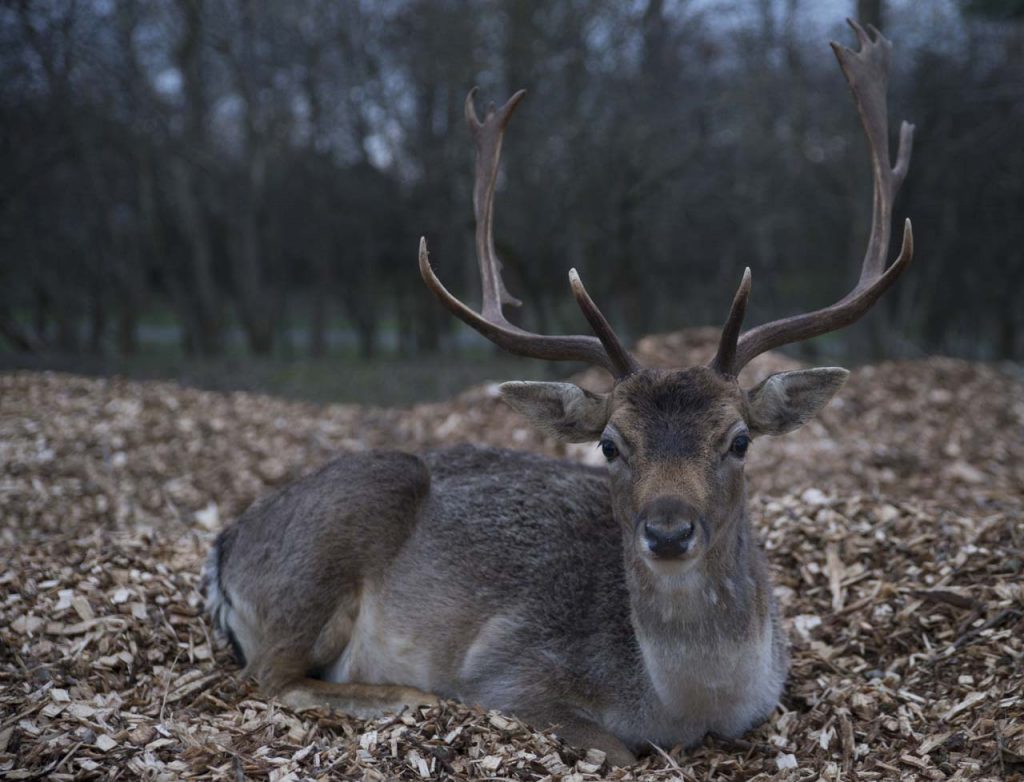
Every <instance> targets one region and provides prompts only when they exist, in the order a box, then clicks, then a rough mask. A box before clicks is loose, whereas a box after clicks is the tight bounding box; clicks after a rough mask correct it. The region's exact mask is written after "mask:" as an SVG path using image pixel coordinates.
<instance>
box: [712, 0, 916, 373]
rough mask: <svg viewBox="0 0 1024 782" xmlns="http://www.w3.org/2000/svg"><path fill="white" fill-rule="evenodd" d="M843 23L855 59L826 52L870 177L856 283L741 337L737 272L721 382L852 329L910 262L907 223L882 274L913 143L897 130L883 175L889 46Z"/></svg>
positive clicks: (742, 297) (715, 363) (746, 286)
mask: <svg viewBox="0 0 1024 782" xmlns="http://www.w3.org/2000/svg"><path fill="white" fill-rule="evenodd" d="M847 23H848V24H849V25H850V27H852V28H853V31H854V33H856V35H857V41H858V43H859V44H860V49H859V51H856V52H855V51H853V50H851V49H847V48H846V47H845V46H840V45H839V44H837V43H833V44H832V50H833V51H834V52H835V54H836V59H838V60H839V66H840V67H841V68H842V70H843V75H844V76H846V81H847V82H848V83H849V85H850V90H851V91H852V92H853V97H854V100H855V102H856V104H857V113H858V114H860V119H861V123H862V124H863V125H864V133H865V135H867V138H868V146H869V147H870V150H871V168H872V172H873V175H874V209H873V212H872V217H871V235H870V238H869V239H868V247H867V251H866V252H865V254H864V261H863V263H862V265H861V271H860V279H859V280H858V281H857V285H856V287H854V289H853V290H852V291H850V292H849V293H848V294H847V295H846V296H844V297H843V298H842V299H840V300H839V301H838V302H836V303H835V304H832V305H831V306H829V307H825V308H824V309H820V310H816V311H815V312H809V313H805V314H803V315H794V316H793V317H789V318H783V319H781V320H776V321H772V322H771V323H765V324H764V325H762V326H758V327H756V328H753V329H750V330H749V331H746V332H744V333H743V334H742V335H741V334H740V327H741V326H742V323H743V315H744V313H745V312H746V309H747V299H748V298H749V296H750V269H747V270H746V271H744V273H743V280H742V281H741V282H740V286H739V289H738V290H737V291H736V296H735V298H734V299H733V303H732V309H731V310H730V311H729V317H728V319H727V320H726V322H725V326H724V327H723V328H722V338H721V341H720V342H719V346H718V352H717V353H716V354H715V357H714V359H712V361H711V364H710V366H711V367H712V368H714V369H716V370H717V371H719V372H721V373H722V374H725V375H730V376H735V375H738V374H739V372H740V370H741V369H742V368H743V367H744V366H746V364H748V363H749V362H750V361H751V360H752V359H754V358H756V357H757V356H759V355H761V354H762V353H764V352H766V351H769V350H772V349H774V348H777V347H780V346H781V345H788V344H790V343H793V342H800V341H801V340H805V339H810V338H811V337H816V336H818V335H820V334H826V333H828V332H830V331H836V330H838V329H841V328H843V327H845V326H849V325H850V324H851V323H854V322H856V321H857V320H859V319H860V318H861V316H862V315H864V313H866V312H867V311H868V310H869V309H871V307H872V305H873V304H874V303H875V302H876V301H878V298H879V297H880V296H881V295H882V294H883V293H885V291H887V290H888V289H889V287H890V286H891V285H892V284H893V283H894V282H895V281H896V278H897V277H899V276H900V274H902V273H903V270H904V269H906V268H907V266H908V264H909V263H910V259H911V258H912V257H913V255H914V237H913V233H912V232H911V228H910V220H907V221H906V222H905V223H904V225H903V245H902V247H901V248H900V254H899V257H897V258H896V260H895V261H894V262H893V264H892V266H890V267H889V268H888V269H886V268H885V256H886V253H887V250H888V248H889V234H890V230H891V228H890V226H891V222H892V204H893V200H894V199H895V197H896V192H897V191H898V190H899V188H900V185H901V184H903V179H904V177H905V176H906V174H907V168H908V167H909V165H910V151H911V147H912V146H913V141H914V126H913V125H911V124H909V123H907V122H904V123H903V124H902V126H901V127H900V142H899V151H898V152H897V154H896V165H895V166H892V167H890V163H889V114H888V111H887V109H886V105H885V100H886V92H887V87H888V81H889V52H890V50H891V49H892V44H891V43H889V41H888V40H886V39H885V37H883V36H882V34H881V33H880V32H878V30H876V29H875V28H874V27H871V26H870V25H869V26H868V30H869V31H870V33H869V32H866V31H865V30H864V28H863V27H861V26H860V25H859V24H857V23H856V22H855V21H853V20H852V19H848V20H847Z"/></svg>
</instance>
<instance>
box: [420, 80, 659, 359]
mask: <svg viewBox="0 0 1024 782" xmlns="http://www.w3.org/2000/svg"><path fill="white" fill-rule="evenodd" d="M525 94H526V91H525V90H520V91H519V92H517V93H516V94H515V95H513V96H512V97H511V98H509V99H508V102H507V103H506V104H505V105H504V106H502V107H501V108H500V109H495V107H494V105H493V104H491V105H490V106H488V108H487V113H486V114H485V115H484V119H483V122H481V121H480V118H479V117H478V116H477V113H476V109H475V108H474V106H473V99H474V97H475V96H476V88H474V89H473V90H471V91H470V93H469V95H467V96H466V122H467V124H468V125H469V130H470V133H471V134H472V136H473V141H474V143H475V144H476V177H475V181H474V186H473V212H474V214H475V216H476V252H477V260H478V261H479V264H480V280H481V283H482V285H483V305H482V307H481V311H480V312H476V311H475V310H473V309H471V308H470V307H467V306H466V305H465V304H463V303H462V302H461V301H459V299H457V298H455V296H453V295H452V294H451V293H449V292H448V290H447V289H446V288H445V287H444V285H442V284H441V281H440V280H439V279H438V278H437V276H436V275H435V274H434V270H433V269H432V268H431V266H430V260H429V259H428V257H427V243H426V240H425V239H420V274H422V275H423V280H424V282H426V283H427V286H428V287H429V288H430V289H431V290H432V291H433V292H434V294H435V295H436V296H437V297H438V298H439V299H440V300H441V303H442V304H444V306H445V307H447V308H448V310H449V311H450V312H451V313H452V314H453V315H455V316H456V317H457V318H459V319H460V320H462V321H463V322H465V323H466V324H468V325H469V326H471V327H473V328H474V329H476V331H478V332H480V333H481V334H483V335H484V336H485V337H487V339H489V340H491V342H494V343H495V344H496V345H498V346H499V347H501V348H504V349H505V350H507V351H509V352H510V353H515V354H516V355H519V356H527V357H531V358H541V359H547V360H549V361H584V362H587V363H588V364H594V365H597V366H600V367H604V368H605V369H607V370H608V371H609V372H611V373H612V374H613V375H614V376H615V377H616V378H622V377H625V376H626V375H629V374H632V373H633V372H635V371H636V370H637V369H639V365H638V364H637V362H636V359H634V358H633V356H632V355H630V353H629V352H628V351H627V350H626V349H625V348H624V347H623V346H622V343H621V342H620V341H619V339H618V337H616V336H615V332H614V331H612V328H611V326H610V325H608V321H607V320H606V319H605V317H604V315H602V314H601V311H600V310H599V309H598V308H597V305H595V304H594V302H593V301H592V300H591V298H590V296H589V295H587V291H586V289H585V288H584V287H583V283H582V281H581V280H580V278H579V275H578V274H577V273H576V270H575V269H571V270H570V271H569V282H570V285H571V287H572V293H573V296H574V297H575V298H576V303H577V304H578V305H579V307H580V309H581V310H582V311H583V315H584V316H585V317H586V319H587V322H588V323H589V324H590V327H591V328H592V329H593V331H594V334H596V335H597V336H596V337H592V336H588V335H582V334H581V335H572V336H549V335H545V334H534V333H532V332H529V331H526V330H524V329H521V328H519V327H518V326H515V325H513V324H511V323H509V322H508V320H507V319H506V318H505V314H504V312H503V309H502V308H503V306H504V305H506V304H511V305H513V306H519V305H520V302H519V300H518V299H515V298H514V297H512V296H511V295H510V294H509V292H508V290H507V289H506V288H505V283H504V281H503V280H502V278H501V260H500V259H499V258H498V253H497V252H496V251H495V249H494V188H495V184H496V183H497V179H498V162H499V160H500V158H501V142H502V138H503V137H504V135H505V128H506V127H507V126H508V122H509V119H510V118H511V117H512V112H513V111H515V108H516V106H517V105H519V101H521V100H522V99H523V96H524V95H525Z"/></svg>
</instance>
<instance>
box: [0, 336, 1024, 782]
mask: <svg viewBox="0 0 1024 782" xmlns="http://www.w3.org/2000/svg"><path fill="white" fill-rule="evenodd" d="M714 340H715V333H714V332H712V331H708V330H692V331H688V332H681V333H678V334H668V335H660V336H654V337H648V338H646V339H644V340H641V342H640V343H639V345H638V348H637V352H638V354H639V356H640V358H641V359H642V360H643V361H645V362H647V363H649V364H652V365H672V364H675V365H685V364H687V363H695V362H697V361H703V360H706V358H707V357H708V356H709V355H710V353H711V352H712V351H713V348H714ZM795 366H799V364H798V363H797V362H794V361H792V360H791V359H789V358H787V357H785V356H781V355H779V354H768V355H766V356H763V357H761V358H760V359H759V360H758V361H757V362H755V364H754V365H752V366H751V367H750V368H748V370H747V371H748V372H749V373H750V378H748V382H752V380H753V379H756V378H758V377H763V376H764V375H766V374H768V373H769V372H773V371H779V370H781V369H789V368H793V367H795ZM582 382H585V383H588V384H589V385H590V387H593V388H599V387H600V385H601V383H602V382H603V380H602V379H601V378H600V377H599V376H597V375H595V374H594V373H592V372H589V373H584V375H583V376H582ZM458 442H471V443H478V444H488V445H496V446H503V447H509V448H519V449H528V450H533V451H538V452H544V453H549V454H552V455H558V456H564V457H567V458H572V459H580V460H586V461H593V460H595V459H596V451H595V449H593V448H592V447H590V446H562V445H558V444H556V443H554V442H552V441H551V440H549V439H547V438H545V437H544V436H543V435H541V434H538V433H536V432H534V431H533V430H531V429H530V428H528V427H527V426H526V424H525V423H524V422H523V421H522V420H521V419H520V418H518V417H517V416H516V415H515V414H514V413H512V411H510V410H508V409H506V408H505V407H504V406H503V405H502V404H501V402H500V401H499V400H498V398H497V391H496V386H495V385H487V386H481V387H477V388H473V389H470V390H468V391H467V392H465V393H463V394H461V395H460V396H458V397H456V398H455V399H452V400H450V401H449V402H445V403H438V404H426V405H419V406H416V407H413V408H410V409H405V410H399V409H376V408H369V407H357V406H350V405H330V406H326V407H320V406H316V405H312V404H303V403H294V402H285V401H282V400H278V399H274V398H271V397H266V396H260V395H253V394H246V393H227V394H225V393H210V392H203V391H197V390H194V389H189V388H182V387H179V386H177V385H175V384H172V383H159V382H151V383H137V382H129V381H126V380H121V379H87V378H81V377H75V376H70V375H60V374H49V373H30V372H17V373H10V374H5V375H0V508H2V517H0V518H2V522H0V556H2V558H3V562H4V565H3V569H2V571H0V587H2V590H0V775H2V776H4V777H6V778H8V779H57V780H59V779H93V778H95V779H134V778H146V779H203V780H205V779H230V780H237V779H246V778H266V779H270V780H274V781H275V782H284V780H299V779H338V778H351V779H362V780H385V779H405V780H418V779H444V778H452V779H490V780H496V779H517V780H555V779H559V780H573V782H576V781H582V780H591V779H614V780H660V779H686V780H704V779H711V778H714V779H755V778H756V779H794V780H803V779H808V780H810V779H822V780H838V779H862V780H876V779H885V780H888V779H907V780H917V779H934V780H942V779H1021V778H1024V521H1022V519H1024V384H1022V383H1021V382H1020V380H1019V379H1015V378H1014V377H1012V376H1011V375H1010V374H1009V373H1004V372H1002V371H1000V369H999V368H998V367H994V366H990V365H984V364H976V363H968V362H964V361H958V360H953V359H945V358H931V359H926V360H921V361H911V362H896V363H884V364H879V365H874V366H867V367H862V368H860V369H858V370H856V371H855V372H854V373H853V374H852V376H851V378H850V381H849V382H848V384H847V387H846V388H845V389H844V390H843V392H842V393H841V394H840V397H839V398H838V399H837V400H836V401H835V402H833V404H832V405H830V407H829V408H828V409H827V410H826V411H825V413H824V414H823V415H822V416H821V417H820V419H819V420H816V421H814V422H812V423H810V424H808V425H807V426H805V427H804V428H803V429H802V430H800V431H799V432H796V433H794V434H792V435H788V436H787V437H785V438H780V439H778V440H774V441H762V442H758V443H756V444H755V447H754V448H753V449H752V451H751V457H750V465H749V474H750V484H751V486H750V495H751V512H752V514H753V517H754V519H755V522H756V523H757V524H758V525H759V527H760V529H761V531H762V533H763V535H764V540H765V545H766V547H767V548H768V550H769V557H770V561H771V564H772V569H773V577H774V580H775V584H776V590H777V593H778V596H779V598H780V602H781V604H782V608H783V612H784V615H785V619H786V623H787V627H788V629H789V633H790V638H791V642H792V645H793V666H792V672H791V675H790V679H789V683H788V685H787V689H786V693H785V695H784V697H783V701H782V704H781V705H780V707H779V708H778V709H777V710H776V711H775V713H774V714H773V715H772V716H771V718H770V719H769V720H768V721H767V722H766V723H765V724H764V725H762V726H760V727H758V728H755V729H754V730H752V731H750V732H749V733H748V734H747V735H746V736H744V737H743V738H742V739H739V740H732V741H729V740H724V739H714V738H709V739H707V740H706V741H705V743H704V745H703V746H701V747H698V748H696V749H691V750H685V751H684V750H683V749H682V748H679V747H658V748H652V750H651V752H650V754H648V755H646V756H645V757H643V758H641V760H640V762H639V763H638V765H636V766H634V767H632V768H626V769H612V768H609V767H608V765H607V764H606V763H605V761H604V757H603V755H602V753H600V752H598V751H596V750H591V751H589V752H588V751H585V750H579V749H575V748H571V747H568V746H566V745H564V744H563V743H561V742H560V741H559V740H558V739H557V738H556V737H555V736H554V735H553V734H552V733H550V732H549V731H545V730H539V729H537V728H536V727H535V726H530V725H527V724H524V723H523V722H521V721H519V720H517V719H516V718H515V717H514V716H513V715H508V714H498V713H495V712H491V713H487V712H484V711H482V710H480V709H478V708H473V707H470V706H466V705H463V704H458V703H454V702H445V703H443V704H442V705H441V706H439V707H436V708H431V709H421V710H419V711H417V712H415V713H405V714H402V715H397V716H391V717H386V718H383V719H380V720H374V721H361V720H355V719H351V718H349V717H347V716H345V715H342V714H335V713H329V712H312V713H305V714H303V715H297V714H294V713H292V712H290V711H288V710H287V709H285V708H283V707H281V706H279V705H277V704H276V703H274V702H273V701H269V702H268V701H266V700H264V699H263V698H261V697H260V695H259V694H258V692H257V691H256V690H255V689H254V687H253V685H252V683H251V682H249V681H246V680H243V679H241V678H240V677H239V676H238V675H237V669H236V667H235V665H234V664H233V662H232V661H231V657H230V654H229V653H228V651H227V649H226V648H225V647H224V645H223V643H222V641H221V640H220V639H217V638H215V637H214V635H213V633H212V630H211V628H210V626H209V624H208V622H207V621H206V619H205V617H204V615H203V612H202V598H201V595H200V594H199V592H198V589H199V569H200V566H201V562H202V560H203V558H204V556H205V554H206V551H207V549H208V547H209V545H210V543H211V541H212V539H213V537H214V535H215V534H216V532H217V531H218V530H219V529H220V528H221V526H222V525H223V524H226V523H229V522H230V520H231V519H232V518H233V517H235V516H236V515H237V514H238V513H240V512H241V511H242V510H244V509H245V507H246V506H247V505H248V504H249V503H250V502H252V501H253V500H254V499H256V498H257V497H259V496H260V495H261V494H263V493H265V492H267V491H270V490H272V489H273V488H275V487H278V486H281V485H283V484H285V483H287V482H288V481H290V480H292V479H294V478H296V477H298V476H300V475H302V474H304V473H306V472H308V471H310V470H312V469H314V468H315V467H316V466H318V465H319V464H322V463H323V462H325V461H326V460H328V459H329V458H331V456H332V454H334V453H336V452H337V451H339V450H362V449H367V448H379V447H398V448H403V449H408V450H416V449H420V448H427V447H432V446H436V445H443V444H454V443H458ZM542 727H543V726H542Z"/></svg>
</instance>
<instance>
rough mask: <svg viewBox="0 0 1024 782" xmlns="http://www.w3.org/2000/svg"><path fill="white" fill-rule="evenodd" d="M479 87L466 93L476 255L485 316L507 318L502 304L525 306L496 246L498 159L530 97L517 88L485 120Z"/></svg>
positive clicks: (487, 114) (489, 112) (492, 108)
mask: <svg viewBox="0 0 1024 782" xmlns="http://www.w3.org/2000/svg"><path fill="white" fill-rule="evenodd" d="M476 93H477V88H476V87H474V88H473V89H471V90H470V91H469V94H468V95H467V96H466V107H465V108H466V124H467V125H469V132H470V134H471V135H472V136H473V143H474V144H475V145H476V169H475V174H476V175H475V178H474V182H473V216H474V217H475V218H476V256H477V261H478V262H479V264H480V282H481V284H482V285H483V305H482V308H481V309H482V311H483V316H484V317H485V318H488V319H492V320H493V319H498V320H500V321H502V322H506V323H507V321H506V320H505V315H504V313H503V312H502V306H503V305H505V304H511V305H512V306H514V307H520V306H522V302H521V301H519V299H517V298H515V297H514V296H512V295H510V294H509V292H508V290H507V289H506V288H505V283H504V281H503V280H502V278H501V259H500V258H498V253H497V250H495V248H494V190H495V187H496V186H497V183H498V163H499V161H500V160H501V142H502V140H503V139H504V136H505V128H506V127H508V123H509V120H510V119H512V113H513V112H514V111H515V110H516V106H518V105H519V102H520V101H521V100H522V99H523V98H524V97H526V90H519V91H518V92H516V93H515V94H514V95H513V96H512V97H511V98H509V99H508V101H507V102H506V103H505V105H504V106H502V107H501V108H500V109H495V108H494V104H493V103H490V104H488V106H487V111H486V113H485V114H484V121H483V122H481V121H480V118H479V117H478V116H477V113H476V107H475V105H474V101H475V98H476Z"/></svg>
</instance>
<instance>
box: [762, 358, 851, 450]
mask: <svg viewBox="0 0 1024 782" xmlns="http://www.w3.org/2000/svg"><path fill="white" fill-rule="evenodd" d="M849 374H850V373H849V372H848V371H846V370H845V369H840V368H839V367H822V368H821V369H801V370H797V371H795V372H779V373H778V374H775V375H771V376H770V377H767V378H765V380H764V381H763V382H762V383H761V384H760V385H758V386H756V387H755V388H753V389H751V390H750V391H748V392H747V416H746V417H747V426H749V427H750V432H751V434H753V435H759V434H771V435H776V434H785V433H786V432H792V431H793V430H794V429H799V428H800V427H801V426H803V425H804V424H805V423H807V422H808V421H810V420H811V419H812V418H814V416H816V415H817V414H818V413H819V412H820V411H821V409H822V408H823V407H824V406H825V405H827V404H828V401H829V400H830V399H831V398H832V397H833V396H834V395H835V393H836V391H838V390H839V389H840V388H841V387H842V385H843V383H845V382H846V378H847V377H848V376H849Z"/></svg>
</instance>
